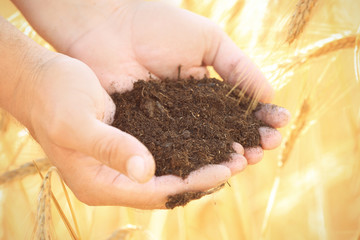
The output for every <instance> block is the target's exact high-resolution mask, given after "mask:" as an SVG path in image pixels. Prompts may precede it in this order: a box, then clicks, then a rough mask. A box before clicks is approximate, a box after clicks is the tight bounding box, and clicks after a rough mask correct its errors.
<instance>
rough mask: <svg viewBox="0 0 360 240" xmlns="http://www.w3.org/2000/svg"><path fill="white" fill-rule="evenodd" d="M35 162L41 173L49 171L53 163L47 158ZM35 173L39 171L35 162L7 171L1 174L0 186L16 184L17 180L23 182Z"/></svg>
mask: <svg viewBox="0 0 360 240" xmlns="http://www.w3.org/2000/svg"><path fill="white" fill-rule="evenodd" d="M35 162H36V164H37V166H38V167H39V169H40V170H41V171H43V170H47V169H48V168H49V167H50V166H51V163H50V162H49V160H48V159H47V158H42V159H37V160H35ZM35 173H37V170H36V167H35V165H34V163H33V162H28V163H25V164H23V165H21V166H20V167H18V168H16V169H14V170H11V171H7V172H4V173H3V174H1V175H0V186H1V185H3V184H6V183H11V182H14V181H16V180H21V179H23V178H25V177H27V176H30V175H33V174H35Z"/></svg>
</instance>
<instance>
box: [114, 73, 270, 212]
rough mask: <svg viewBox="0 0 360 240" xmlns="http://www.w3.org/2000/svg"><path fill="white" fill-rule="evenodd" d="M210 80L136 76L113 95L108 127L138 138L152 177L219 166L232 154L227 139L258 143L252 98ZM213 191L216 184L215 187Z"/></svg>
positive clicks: (184, 197) (188, 196)
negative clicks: (151, 164)
mask: <svg viewBox="0 0 360 240" xmlns="http://www.w3.org/2000/svg"><path fill="white" fill-rule="evenodd" d="M239 96H242V95H241V93H240V91H239V90H238V89H233V88H232V86H230V85H228V84H226V83H224V82H222V81H219V80H217V79H215V78H203V79H201V80H196V79H193V78H191V79H187V80H183V79H177V80H173V79H167V80H163V81H159V80H150V81H143V80H139V81H137V82H136V83H135V84H134V88H133V90H132V91H128V92H125V93H122V94H119V93H115V94H113V95H112V96H111V97H112V99H113V101H114V102H115V104H116V113H115V120H114V122H113V124H112V125H113V126H114V127H117V128H119V129H121V130H122V131H125V132H127V133H129V134H131V135H133V136H135V137H136V138H138V139H139V140H140V141H141V142H142V143H143V144H144V145H145V146H146V147H147V148H148V149H149V150H150V152H151V153H152V154H153V156H154V158H155V161H156V172H155V175H156V176H162V175H168V174H172V175H176V176H180V177H182V178H186V177H187V176H188V175H189V174H190V173H191V172H192V171H194V170H196V169H199V168H201V167H203V166H205V165H207V164H218V163H221V162H224V161H227V160H228V159H229V154H230V153H232V152H234V150H233V149H232V143H233V142H238V143H240V144H241V145H242V146H243V147H253V146H259V145H260V135H259V132H258V129H259V127H260V126H265V124H264V123H263V122H261V121H260V120H258V119H257V118H256V117H255V115H254V112H255V111H256V110H257V108H258V107H259V105H257V107H256V108H253V109H250V106H251V105H253V104H250V102H251V99H248V98H246V97H244V96H242V97H239ZM215 189H218V188H215ZM212 192H214V190H210V191H207V192H191V193H183V194H177V195H174V196H169V198H168V203H167V207H168V208H174V207H176V206H179V205H181V206H183V205H185V204H186V203H188V202H189V201H190V200H192V199H197V198H200V197H202V196H204V195H206V194H209V193H212Z"/></svg>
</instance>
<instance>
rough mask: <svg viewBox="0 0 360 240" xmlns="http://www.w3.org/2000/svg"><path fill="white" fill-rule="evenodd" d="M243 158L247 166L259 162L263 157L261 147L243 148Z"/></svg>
mask: <svg viewBox="0 0 360 240" xmlns="http://www.w3.org/2000/svg"><path fill="white" fill-rule="evenodd" d="M244 156H245V158H246V159H247V161H248V164H250V165H252V164H255V163H258V162H260V160H261V159H262V158H263V156H264V151H263V149H262V148H261V147H251V148H245V153H244Z"/></svg>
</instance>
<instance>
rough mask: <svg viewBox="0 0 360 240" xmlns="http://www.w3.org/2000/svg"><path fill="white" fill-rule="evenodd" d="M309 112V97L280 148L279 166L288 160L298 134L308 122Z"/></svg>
mask: <svg viewBox="0 0 360 240" xmlns="http://www.w3.org/2000/svg"><path fill="white" fill-rule="evenodd" d="M309 113H310V101H309V98H305V99H304V101H303V103H302V105H301V108H300V110H299V112H298V114H297V116H296V118H295V120H294V123H293V124H292V126H291V131H290V133H289V135H288V137H287V138H286V140H285V141H284V147H283V148H282V151H281V154H280V157H279V162H278V166H279V167H280V168H281V167H283V166H284V165H285V164H286V162H287V161H288V159H289V157H290V154H291V152H292V149H293V148H294V145H295V142H296V140H297V138H298V136H299V135H300V134H301V133H302V131H303V130H304V128H305V126H306V124H307V123H308V116H309Z"/></svg>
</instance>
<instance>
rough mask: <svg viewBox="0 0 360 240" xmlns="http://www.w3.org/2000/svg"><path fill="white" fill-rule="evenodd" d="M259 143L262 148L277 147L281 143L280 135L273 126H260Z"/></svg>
mask: <svg viewBox="0 0 360 240" xmlns="http://www.w3.org/2000/svg"><path fill="white" fill-rule="evenodd" d="M259 133H260V144H261V147H262V148H263V149H264V150H271V149H274V148H277V147H278V146H279V145H280V144H281V140H282V136H281V134H280V132H279V131H277V130H276V129H274V128H269V127H260V128H259Z"/></svg>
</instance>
